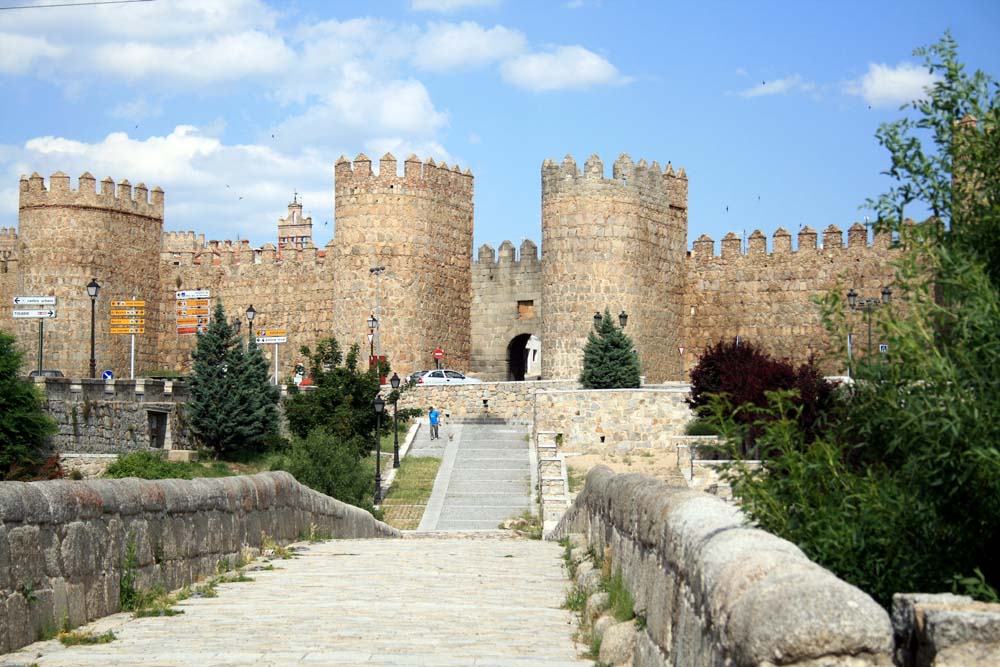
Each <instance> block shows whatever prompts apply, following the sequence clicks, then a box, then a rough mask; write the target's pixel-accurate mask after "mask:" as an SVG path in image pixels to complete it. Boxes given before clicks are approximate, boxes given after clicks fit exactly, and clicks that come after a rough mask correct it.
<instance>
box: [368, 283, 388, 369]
mask: <svg viewBox="0 0 1000 667" xmlns="http://www.w3.org/2000/svg"><path fill="white" fill-rule="evenodd" d="M368 273H369V274H374V275H375V313H374V314H373V315H372V317H373V318H374V320H375V322H378V321H379V319H381V317H382V311H381V310H380V307H381V303H380V298H379V297H380V296H381V291H382V274H383V273H385V267H384V266H373V267H372V268H370V269H368ZM371 329H372V334H374V338H375V351H374V352H373V353H372V354H373V355H374V356H375V368H376V369H377V368H378V358H379V356H381V355H382V332H381V331H379V329H378V324H376V325H375V326H374V327H371ZM381 376H382V375H381V373H379V377H381Z"/></svg>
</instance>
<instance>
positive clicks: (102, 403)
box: [35, 377, 193, 454]
mask: <svg viewBox="0 0 1000 667" xmlns="http://www.w3.org/2000/svg"><path fill="white" fill-rule="evenodd" d="M35 383H36V386H38V387H39V388H40V389H41V390H42V393H43V395H44V402H43V409H44V410H45V412H46V413H47V414H48V415H49V416H50V417H52V419H53V420H54V421H55V422H56V426H57V427H58V429H59V430H58V432H57V433H56V434H55V435H53V436H52V437H51V438H50V439H49V445H48V447H49V449H50V450H51V451H52V452H58V453H62V452H76V453H81V454H83V453H88V454H124V453H127V452H132V451H141V450H147V449H150V448H161V445H160V443H159V442H153V441H152V437H154V429H156V428H162V429H164V431H163V434H162V449H191V448H193V445H192V442H191V435H190V433H189V431H188V427H187V425H186V422H185V419H184V415H183V404H184V403H185V402H186V401H187V399H188V391H187V387H186V386H185V385H184V384H182V383H174V382H171V381H169V380H167V381H161V380H146V379H137V380H107V381H105V380H71V379H69V378H41V377H40V378H35ZM151 422H153V423H151Z"/></svg>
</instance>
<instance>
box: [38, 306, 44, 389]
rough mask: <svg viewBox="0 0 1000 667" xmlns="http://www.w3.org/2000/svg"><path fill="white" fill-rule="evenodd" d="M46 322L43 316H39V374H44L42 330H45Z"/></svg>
mask: <svg viewBox="0 0 1000 667" xmlns="http://www.w3.org/2000/svg"><path fill="white" fill-rule="evenodd" d="M43 322H45V320H43V319H42V318H40V317H39V318H38V374H39V375H41V374H42V332H43V331H44V330H45V325H44V324H42V323H43Z"/></svg>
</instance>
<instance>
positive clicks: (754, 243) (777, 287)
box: [675, 223, 895, 374]
mask: <svg viewBox="0 0 1000 667" xmlns="http://www.w3.org/2000/svg"><path fill="white" fill-rule="evenodd" d="M847 239H848V242H847V245H846V246H845V245H844V243H843V233H842V232H841V230H840V229H838V228H837V227H834V226H832V225H831V226H830V227H828V228H827V229H826V230H825V231H824V232H823V242H822V245H820V246H817V242H816V241H817V235H816V232H814V231H813V230H812V229H810V228H809V227H805V228H803V229H802V230H801V231H800V232H799V234H798V249H797V250H795V251H793V250H792V237H791V234H789V233H788V232H787V231H785V230H784V229H781V228H779V229H778V230H777V231H776V232H775V233H774V241H773V251H772V252H770V253H769V252H767V239H766V238H765V237H764V235H763V234H762V233H761V232H760V231H759V230H758V231H755V232H754V233H753V234H751V235H750V237H749V243H748V247H747V249H746V252H745V253H744V252H743V251H742V242H741V240H740V239H739V237H737V236H736V235H735V234H733V233H730V234H728V235H727V236H726V237H725V238H724V239H723V240H722V254H721V255H716V254H715V252H714V247H715V244H714V242H713V241H712V239H711V238H709V237H707V236H704V235H702V236H701V237H700V238H698V239H697V240H696V241H695V242H694V246H693V247H694V249H693V250H692V252H691V256H690V257H689V259H688V261H687V289H686V290H685V294H684V329H683V333H682V335H681V343H682V344H683V345H684V346H685V353H684V370H685V374H687V373H688V372H690V370H691V368H692V367H693V366H694V364H695V363H696V362H697V359H698V357H700V356H701V354H702V353H703V352H704V350H705V349H706V348H707V347H708V346H710V345H712V344H714V343H716V342H718V341H720V340H732V339H733V338H734V337H735V336H737V335H740V336H742V338H743V340H746V341H748V342H753V343H754V344H756V345H760V346H761V347H763V348H764V349H766V350H768V351H769V352H771V353H772V354H774V355H775V356H777V357H779V358H788V359H791V360H793V361H794V362H796V363H801V362H804V361H806V360H807V359H808V358H809V355H811V354H817V355H819V354H820V353H824V352H827V351H829V349H830V341H829V339H828V335H827V333H826V331H825V329H824V328H823V323H822V320H821V318H820V309H819V306H817V305H816V304H815V303H813V302H812V297H814V296H816V295H820V294H823V293H824V292H827V291H829V290H832V289H836V290H839V291H840V292H841V293H842V294H846V292H847V290H848V289H849V288H852V287H853V288H854V289H855V290H857V292H858V294H859V295H860V296H861V297H877V296H879V293H880V290H881V289H882V287H885V286H886V285H888V284H889V283H890V282H891V280H892V275H893V271H892V267H891V266H890V265H889V262H890V261H891V260H892V258H893V255H894V253H895V250H894V249H893V248H892V246H891V243H890V238H889V237H888V236H886V235H877V236H875V238H874V243H872V244H869V241H868V230H867V229H865V227H864V226H862V225H860V224H858V223H855V224H854V225H853V226H852V227H851V228H850V229H849V230H848V232H847ZM848 317H851V318H854V319H853V322H854V327H853V329H854V332H855V343H856V344H857V343H858V341H861V340H863V338H861V336H862V335H863V332H864V331H865V329H864V324H865V323H864V320H863V316H862V314H861V313H849V314H848ZM675 359H676V357H675ZM824 370H826V371H827V372H831V373H838V372H842V371H843V370H844V367H843V366H839V365H837V364H836V363H834V364H833V365H832V366H827V367H825V368H824ZM676 372H677V371H675V374H676Z"/></svg>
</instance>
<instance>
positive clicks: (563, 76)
mask: <svg viewBox="0 0 1000 667" xmlns="http://www.w3.org/2000/svg"><path fill="white" fill-rule="evenodd" d="M500 71H501V74H502V75H503V79H504V81H506V82H507V83H509V84H511V85H514V86H517V87H518V88H524V89H526V90H531V91H534V92H548V91H553V90H567V89H577V90H580V89H586V88H590V87H592V86H595V85H602V84H604V85H606V84H623V83H628V82H629V79H628V78H627V77H623V76H622V74H621V73H620V72H619V71H618V69H617V68H616V67H615V66H614V65H612V64H611V63H609V62H608V61H607V60H605V59H604V58H602V57H601V56H599V55H597V54H596V53H594V52H593V51H588V50H587V49H585V48H583V47H582V46H560V47H558V48H556V49H555V50H553V51H550V52H547V53H530V54H526V55H523V56H518V57H516V58H513V59H511V60H508V61H507V62H505V63H504V64H503V65H502V66H501V68H500Z"/></svg>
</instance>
